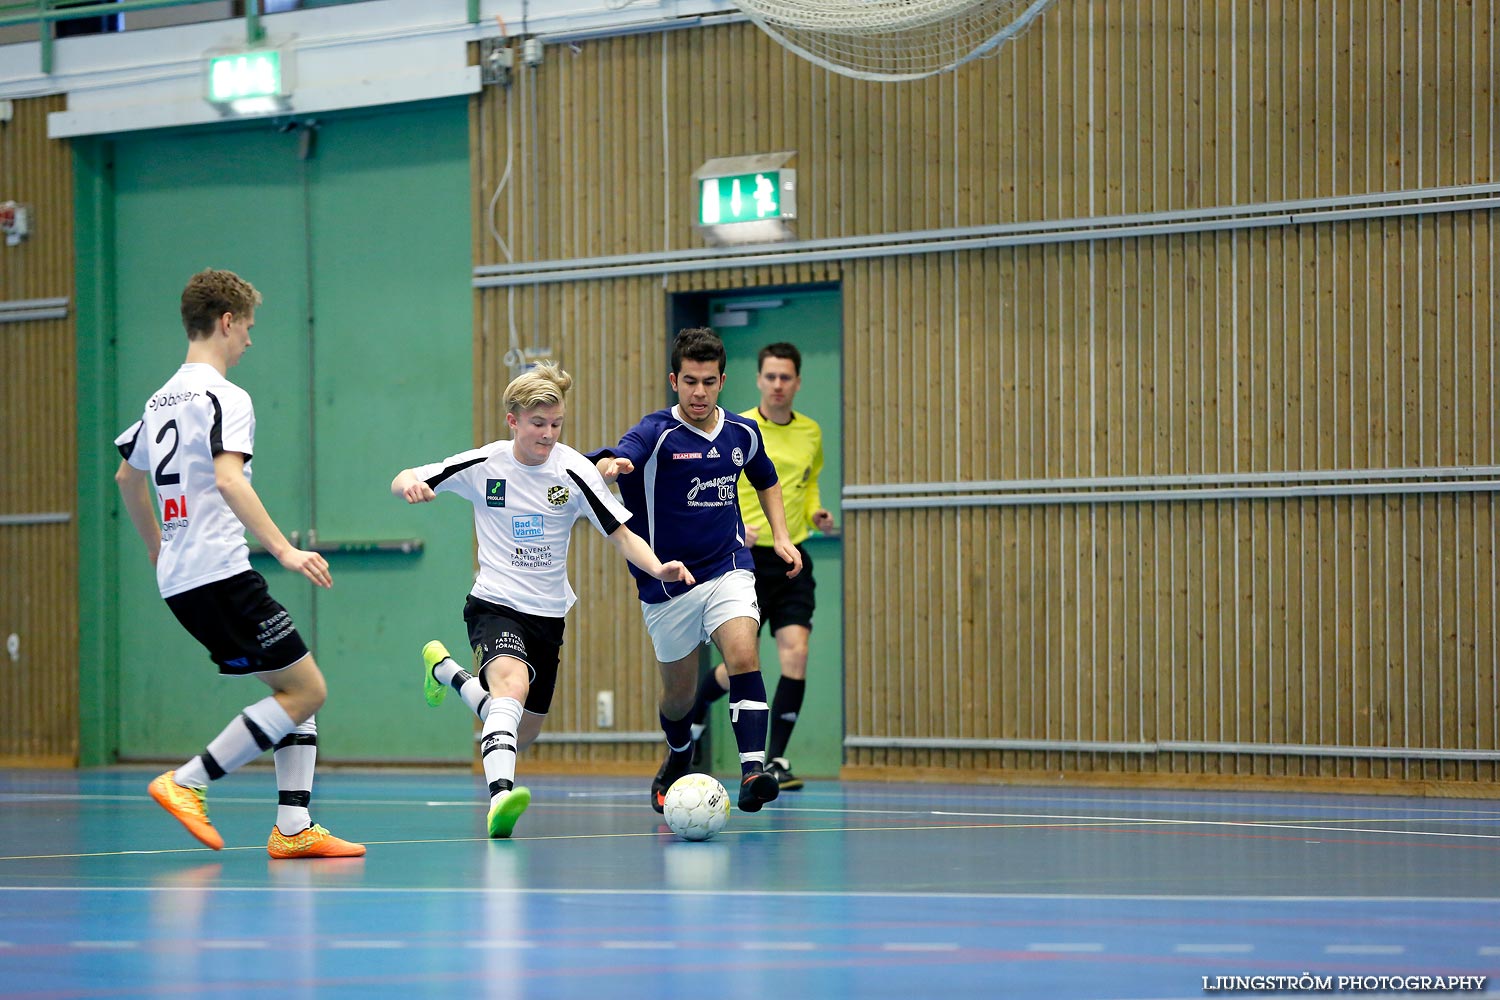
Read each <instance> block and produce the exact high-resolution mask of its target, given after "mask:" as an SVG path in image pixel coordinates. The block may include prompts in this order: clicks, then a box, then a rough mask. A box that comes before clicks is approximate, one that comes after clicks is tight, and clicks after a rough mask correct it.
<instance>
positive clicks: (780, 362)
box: [692, 343, 833, 792]
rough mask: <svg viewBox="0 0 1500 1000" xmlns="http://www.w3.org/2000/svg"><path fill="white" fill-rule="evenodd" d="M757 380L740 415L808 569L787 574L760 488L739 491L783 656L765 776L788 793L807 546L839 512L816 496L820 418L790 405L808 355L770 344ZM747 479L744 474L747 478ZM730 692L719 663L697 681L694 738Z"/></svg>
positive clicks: (766, 614) (760, 587) (808, 576)
mask: <svg viewBox="0 0 1500 1000" xmlns="http://www.w3.org/2000/svg"><path fill="white" fill-rule="evenodd" d="M756 365H757V367H758V373H757V375H756V377H755V385H756V387H757V388H758V389H759V390H760V405H759V406H757V407H755V408H754V409H750V410H746V411H745V412H744V413H743V414H741V415H742V416H746V417H749V418H750V419H752V420H754V421H755V422H756V424H757V425H759V427H760V432H761V437H762V438H763V439H764V441H765V445H766V454H767V455H769V456H770V458H771V461H772V463H773V464H775V466H776V476H777V479H778V480H779V481H780V483H781V496H782V500H783V502H784V503H785V505H786V525H787V530H788V531H789V533H790V535H791V540H792V543H793V544H794V545H796V546H797V551H798V552H800V553H802V572H801V573H799V574H797V575H796V576H794V577H792V578H791V579H788V578H787V575H786V574H787V569H788V565H789V564H788V563H785V562H782V560H781V558H780V557H779V556H777V555H776V552H775V550H774V549H772V548H771V532H770V528H769V526H768V525H767V523H766V516H765V514H764V513H763V512H762V511H761V509H760V503H759V501H758V500H757V499H756V495H755V491H754V490H750V489H745V488H744V485H743V484H741V487H740V489H739V499H740V517H741V518H743V520H744V522H745V542H746V544H747V545H749V546H750V554H751V555H752V556H754V558H755V596H756V601H757V602H758V603H759V604H760V615H761V624H762V625H764V624H766V623H767V622H769V623H770V625H771V634H772V635H773V636H775V637H776V653H777V656H778V657H779V659H780V660H781V680H780V681H779V682H778V683H777V685H776V694H775V697H773V698H772V699H771V731H770V735H769V737H768V738H767V740H766V773H767V774H769V775H771V776H772V777H774V778H775V779H776V781H777V783H778V784H779V785H780V786H781V789H782V791H788V792H789V791H795V790H796V789H798V788H801V787H802V779H801V778H798V777H797V776H796V775H795V774H793V773H792V768H791V764H790V763H789V762H788V761H787V758H786V745H787V741H788V740H790V739H791V737H792V726H793V725H794V724H796V722H797V713H798V712H800V711H801V710H802V696H803V693H804V692H805V691H806V689H807V641H808V638H809V636H811V634H812V615H813V603H814V601H813V588H814V587H815V586H816V584H815V583H814V582H813V564H812V557H811V556H810V555H808V553H807V550H806V549H804V548H803V547H802V542H803V541H805V540H806V539H807V536H808V534H810V533H811V529H813V528H817V529H818V530H819V531H821V532H823V533H824V534H832V532H833V515H832V514H830V513H829V512H828V511H827V510H826V509H825V508H824V507H823V501H822V498H821V497H820V496H819V494H818V474H819V473H820V472H822V471H823V430H822V428H820V427H819V426H818V423H817V421H815V420H813V419H812V418H811V417H809V416H807V415H806V414H805V413H797V412H796V411H795V410H793V409H792V401H793V400H795V399H796V398H797V390H798V389H800V388H802V353H801V352H800V351H798V350H797V348H796V347H794V346H793V345H791V344H787V343H780V344H770V345H768V346H766V347H763V348H761V351H760V355H759V356H758V357H757V358H756ZM741 478H743V477H741ZM728 690H729V674H728V672H727V671H726V670H725V669H724V665H723V664H722V663H721V664H719V666H717V667H715V668H714V669H713V670H711V671H710V672H709V673H708V674H707V675H706V676H705V677H704V678H703V681H702V683H700V684H699V686H698V699H697V702H696V703H695V704H694V705H693V713H692V720H693V730H692V732H693V739H694V741H696V740H697V739H698V738H699V737H700V736H702V735H703V730H704V726H705V723H706V720H707V719H708V707H709V705H711V704H712V703H713V702H715V701H717V700H718V699H720V698H722V697H723V696H724V695H725V693H726V692H728Z"/></svg>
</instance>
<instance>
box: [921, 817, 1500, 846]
mask: <svg viewBox="0 0 1500 1000" xmlns="http://www.w3.org/2000/svg"><path fill="white" fill-rule="evenodd" d="M932 815H934V816H953V817H957V818H963V819H986V818H992V819H1047V820H1074V821H1088V822H1092V823H1142V824H1146V825H1150V826H1222V827H1231V828H1235V829H1249V830H1296V831H1297V832H1298V833H1310V832H1313V831H1317V832H1320V833H1363V834H1371V833H1379V834H1384V835H1386V836H1390V837H1461V838H1463V839H1465V840H1500V833H1441V832H1439V831H1436V830H1381V829H1370V828H1368V827H1348V826H1304V825H1303V824H1301V823H1263V822H1240V821H1231V820H1215V819H1157V818H1155V817H1148V816H1037V815H1033V814H1031V813H971V812H938V811H936V810H934V811H933V813H932ZM1346 822H1356V821H1354V820H1349V821H1346ZM1412 822H1414V823H1415V822H1418V820H1412ZM1420 822H1424V823H1428V822H1431V820H1421V821H1420Z"/></svg>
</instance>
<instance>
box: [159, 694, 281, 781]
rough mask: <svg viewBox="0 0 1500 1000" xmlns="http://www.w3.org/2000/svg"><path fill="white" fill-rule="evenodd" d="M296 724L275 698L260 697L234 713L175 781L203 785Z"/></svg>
mask: <svg viewBox="0 0 1500 1000" xmlns="http://www.w3.org/2000/svg"><path fill="white" fill-rule="evenodd" d="M295 725H296V723H294V722H293V721H292V717H291V716H290V715H287V714H286V709H284V708H282V707H281V703H280V702H278V701H277V700H276V699H275V698H274V697H267V698H262V699H261V700H260V701H258V702H256V703H255V704H253V705H250V706H248V707H247V708H246V709H245V710H244V711H243V712H241V713H240V714H239V715H237V716H235V719H234V721H233V722H231V723H230V724H229V725H227V726H225V727H224V731H223V732H221V733H220V734H219V735H218V736H215V737H214V738H213V740H212V742H210V743H209V744H208V748H207V749H206V750H204V751H203V752H202V753H201V754H199V755H198V756H196V757H194V758H193V759H192V760H190V761H188V762H187V763H186V764H183V765H182V766H181V767H179V768H178V769H177V774H176V776H175V777H176V781H177V783H178V784H179V785H183V786H185V787H187V788H204V787H207V785H208V783H209V782H210V781H217V780H219V779H220V778H222V777H224V775H226V774H230V773H232V772H234V771H237V770H239V769H240V768H241V767H244V766H245V765H246V764H248V763H250V761H252V760H254V759H255V758H256V757H259V756H260V755H261V754H262V753H265V752H266V751H267V750H269V749H271V748H272V747H273V746H275V745H276V744H277V743H278V742H280V740H281V738H282V737H283V736H285V735H286V734H287V733H289V732H291V731H292V728H293V727H294V726H295Z"/></svg>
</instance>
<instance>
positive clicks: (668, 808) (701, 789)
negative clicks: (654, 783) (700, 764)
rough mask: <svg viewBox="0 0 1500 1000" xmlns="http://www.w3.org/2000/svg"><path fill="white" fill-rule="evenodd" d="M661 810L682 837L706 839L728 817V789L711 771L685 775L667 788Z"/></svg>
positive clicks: (685, 838) (673, 830)
mask: <svg viewBox="0 0 1500 1000" xmlns="http://www.w3.org/2000/svg"><path fill="white" fill-rule="evenodd" d="M662 812H663V813H664V814H665V815H666V818H667V825H668V826H670V827H671V828H672V832H673V833H675V834H677V836H679V837H681V838H682V839H683V840H707V839H708V838H709V837H712V836H713V835H714V834H716V833H718V832H719V831H720V830H722V829H724V824H725V823H726V822H728V820H729V793H728V792H726V791H724V786H723V785H721V784H719V782H718V780H717V779H716V778H714V777H713V776H711V775H707V774H688V775H684V776H683V777H681V778H678V779H677V780H676V781H674V782H673V783H672V787H671V788H669V789H667V796H666V801H665V803H663V805H662Z"/></svg>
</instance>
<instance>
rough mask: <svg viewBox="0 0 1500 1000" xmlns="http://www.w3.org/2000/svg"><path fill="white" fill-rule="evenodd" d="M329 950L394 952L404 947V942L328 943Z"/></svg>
mask: <svg viewBox="0 0 1500 1000" xmlns="http://www.w3.org/2000/svg"><path fill="white" fill-rule="evenodd" d="M328 947H330V948H347V949H373V950H376V951H396V950H398V949H400V948H405V947H406V942H405V941H330V942H329V943H328Z"/></svg>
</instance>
